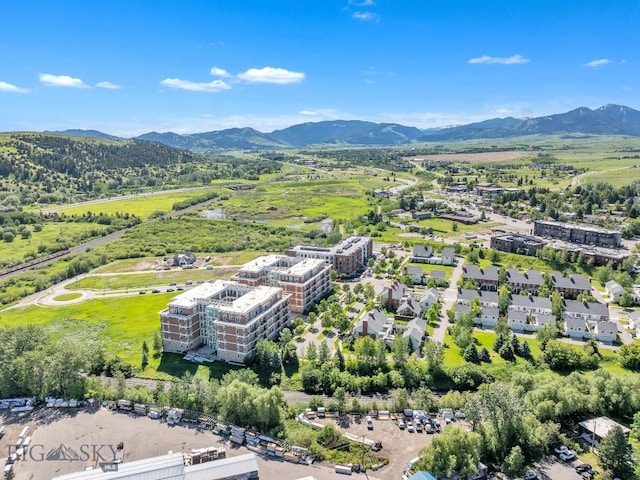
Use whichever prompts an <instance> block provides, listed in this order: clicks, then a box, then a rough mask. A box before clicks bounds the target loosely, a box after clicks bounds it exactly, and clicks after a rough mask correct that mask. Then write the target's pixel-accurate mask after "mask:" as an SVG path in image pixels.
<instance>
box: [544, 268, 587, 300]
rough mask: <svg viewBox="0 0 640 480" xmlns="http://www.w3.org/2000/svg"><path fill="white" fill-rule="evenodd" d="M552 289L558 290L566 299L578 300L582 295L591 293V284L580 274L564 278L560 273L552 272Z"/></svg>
mask: <svg viewBox="0 0 640 480" xmlns="http://www.w3.org/2000/svg"><path fill="white" fill-rule="evenodd" d="M551 285H552V288H553V289H555V290H558V292H560V294H561V295H562V296H563V297H564V298H571V299H576V298H578V295H580V294H581V293H590V292H591V282H590V281H589V279H588V278H585V277H583V276H582V275H580V274H578V273H574V274H571V275H569V276H568V277H564V276H562V274H561V273H559V272H551Z"/></svg>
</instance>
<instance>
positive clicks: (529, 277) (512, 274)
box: [507, 268, 544, 285]
mask: <svg viewBox="0 0 640 480" xmlns="http://www.w3.org/2000/svg"><path fill="white" fill-rule="evenodd" d="M507 282H511V283H520V284H529V285H542V284H543V283H544V279H543V278H542V273H540V272H539V271H538V270H527V271H526V272H524V273H520V271H519V270H517V269H515V268H507Z"/></svg>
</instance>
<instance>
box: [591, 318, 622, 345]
mask: <svg viewBox="0 0 640 480" xmlns="http://www.w3.org/2000/svg"><path fill="white" fill-rule="evenodd" d="M595 337H596V338H597V339H598V340H600V341H601V342H602V343H608V344H612V343H614V342H615V341H616V339H617V338H618V327H617V325H616V324H615V323H614V322H596V326H595Z"/></svg>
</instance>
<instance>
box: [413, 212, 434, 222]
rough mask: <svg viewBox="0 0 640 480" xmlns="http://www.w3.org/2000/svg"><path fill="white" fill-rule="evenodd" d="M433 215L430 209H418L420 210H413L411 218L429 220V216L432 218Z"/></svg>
mask: <svg viewBox="0 0 640 480" xmlns="http://www.w3.org/2000/svg"><path fill="white" fill-rule="evenodd" d="M432 216H433V212H429V211H426V210H425V211H418V212H411V218H413V219H414V220H427V219H428V218H431V217H432Z"/></svg>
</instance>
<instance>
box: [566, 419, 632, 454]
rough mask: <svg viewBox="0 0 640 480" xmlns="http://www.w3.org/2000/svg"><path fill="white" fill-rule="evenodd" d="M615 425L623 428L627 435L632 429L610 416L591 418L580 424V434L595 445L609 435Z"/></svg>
mask: <svg viewBox="0 0 640 480" xmlns="http://www.w3.org/2000/svg"><path fill="white" fill-rule="evenodd" d="M615 427H620V428H621V429H622V433H624V434H625V435H629V432H630V431H631V430H629V429H628V428H627V427H625V426H624V425H621V424H619V423H618V422H616V421H615V420H612V419H610V418H609V417H596V418H591V419H589V420H585V421H584V422H580V423H579V424H578V429H579V432H580V436H581V437H582V438H583V439H584V440H585V441H587V442H589V444H591V445H593V446H594V447H597V446H598V445H600V442H602V439H603V438H604V437H606V436H607V435H609V432H611V430H613V429H614V428H615Z"/></svg>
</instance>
